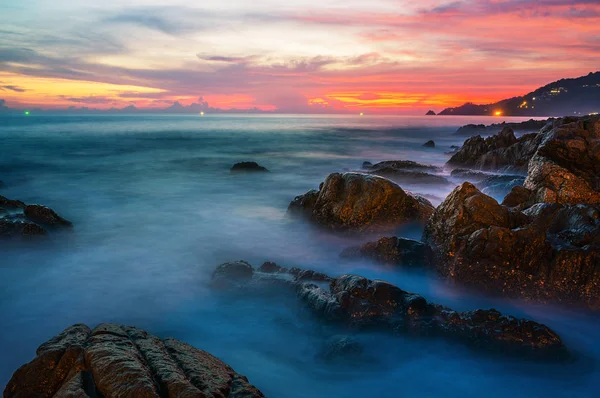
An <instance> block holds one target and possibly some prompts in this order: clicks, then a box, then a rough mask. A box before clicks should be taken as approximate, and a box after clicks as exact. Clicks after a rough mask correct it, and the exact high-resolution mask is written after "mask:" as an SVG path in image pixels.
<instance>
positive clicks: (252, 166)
mask: <svg viewBox="0 0 600 398" xmlns="http://www.w3.org/2000/svg"><path fill="white" fill-rule="evenodd" d="M256 171H258V172H264V171H269V170H267V169H266V168H265V167H263V166H261V165H259V164H258V163H256V162H240V163H236V164H234V165H233V167H231V172H232V173H239V172H256Z"/></svg>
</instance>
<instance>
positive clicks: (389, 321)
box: [243, 272, 568, 359]
mask: <svg viewBox="0 0 600 398" xmlns="http://www.w3.org/2000/svg"><path fill="white" fill-rule="evenodd" d="M263 275H264V274H262V273H261V272H255V273H254V276H253V281H256V282H260V281H264V279H263ZM278 277H280V278H284V277H285V276H284V275H283V274H278ZM268 286H269V285H266V284H265V285H263V287H268ZM289 287H290V290H288V292H289V291H291V292H295V293H296V295H297V297H298V298H299V300H300V301H301V302H303V303H304V304H305V305H306V306H307V307H308V308H309V309H310V310H312V311H313V312H314V313H315V315H317V316H319V317H321V318H323V319H324V320H327V321H330V322H335V323H341V324H344V325H346V326H350V327H355V328H359V329H361V328H364V327H369V328H377V329H380V330H382V331H387V332H391V333H395V334H410V335H413V336H422V337H429V336H433V337H438V336H441V337H444V338H447V339H453V340H457V341H460V342H463V343H465V344H467V345H469V346H471V347H474V348H477V349H483V350H486V351H487V350H495V351H497V352H501V353H505V354H518V355H529V356H531V357H533V358H537V357H541V358H544V359H565V358H566V357H567V356H568V353H567V351H566V348H565V347H564V345H563V343H562V341H561V339H560V337H559V336H558V335H557V334H556V333H555V332H553V331H552V330H550V329H549V328H548V327H546V326H544V325H541V324H538V323H535V322H533V321H528V320H525V319H517V318H514V317H512V316H508V315H503V314H501V313H500V312H498V311H496V310H493V309H492V310H477V311H470V312H457V311H453V310H451V309H449V308H446V307H443V306H440V305H437V304H432V303H429V302H427V300H426V299H425V298H423V297H422V296H420V295H418V294H414V293H409V292H406V291H404V290H402V289H400V288H399V287H397V286H395V285H392V284H390V283H387V282H384V281H379V280H369V279H367V278H363V277H361V276H358V275H342V276H340V277H338V278H334V279H332V280H331V282H330V283H329V285H328V286H326V285H323V284H321V285H318V284H316V283H313V282H311V281H298V280H295V281H293V282H291V283H290V284H289ZM243 297H244V299H245V300H246V299H247V297H248V296H247V295H245V294H244V295H243ZM344 346H345V344H342V347H344ZM352 346H353V345H350V347H352Z"/></svg>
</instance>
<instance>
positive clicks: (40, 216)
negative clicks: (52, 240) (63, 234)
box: [23, 205, 73, 227]
mask: <svg viewBox="0 0 600 398" xmlns="http://www.w3.org/2000/svg"><path fill="white" fill-rule="evenodd" d="M23 214H25V217H27V218H28V219H29V220H31V221H33V222H36V223H38V224H43V225H48V226H52V227H54V226H61V227H72V226H73V223H72V222H71V221H69V220H66V219H64V218H62V217H61V216H59V215H58V214H56V212H55V211H54V210H52V209H51V208H49V207H46V206H41V205H27V206H25V209H24V211H23Z"/></svg>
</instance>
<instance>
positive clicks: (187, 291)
mask: <svg viewBox="0 0 600 398" xmlns="http://www.w3.org/2000/svg"><path fill="white" fill-rule="evenodd" d="M494 121H495V120H494ZM482 122H483V123H489V122H490V120H485V119H484V118H468V119H463V118H456V117H446V118H444V117H434V118H431V117H428V118H383V117H380V118H375V117H373V118H370V117H363V118H359V117H292V116H288V117H241V116H239V117H231V116H229V117H221V116H208V117H207V116H205V117H203V118H201V117H193V116H177V117H175V116H88V117H84V116H72V117H65V116H60V117H59V116H44V117H35V116H34V117H32V116H30V117H28V118H25V117H6V118H2V119H0V140H1V142H2V145H1V146H0V180H3V181H4V182H5V185H6V186H5V187H4V188H1V190H0V194H1V195H3V196H7V197H9V198H12V199H20V200H23V201H25V202H27V203H42V204H45V205H48V206H50V207H52V208H54V209H55V210H56V211H58V212H59V214H61V215H63V216H64V217H66V218H68V219H70V220H71V221H73V222H74V224H75V229H74V232H73V233H65V234H55V235H53V236H52V237H51V239H50V240H49V241H48V242H46V243H44V244H41V245H36V246H31V245H22V244H16V243H14V244H13V243H7V242H0V256H1V260H0V317H1V318H0V319H2V327H0V353H1V354H0V385H4V384H5V383H6V382H7V381H8V379H9V378H10V376H11V374H12V372H13V371H14V370H15V369H16V368H17V367H18V366H20V365H22V364H23V363H25V362H27V361H29V360H30V359H31V358H32V357H33V356H34V353H35V348H36V347H37V346H38V345H39V344H40V343H42V342H43V341H45V340H46V339H48V338H49V337H51V336H53V335H55V334H56V333H58V332H59V331H61V330H62V329H64V328H65V327H67V326H69V325H71V324H73V323H78V322H84V323H87V324H89V325H95V324H97V323H100V322H119V323H124V324H129V325H135V326H138V327H142V328H145V329H147V330H148V331H150V332H152V333H155V334H157V335H160V336H163V337H166V336H172V337H176V338H179V339H182V340H184V341H187V342H189V343H191V344H193V345H195V346H197V347H199V348H201V349H204V350H207V351H210V352H212V353H213V354H215V355H217V356H219V357H220V358H222V359H223V360H224V361H226V362H227V363H229V364H230V365H232V366H233V367H234V368H235V369H236V370H237V371H239V372H240V373H243V374H245V375H247V376H248V377H249V379H250V381H251V382H252V383H254V384H256V385H257V386H258V387H259V388H260V389H261V390H262V391H263V392H265V394H267V395H268V396H273V397H292V398H299V397H331V396H335V397H372V396H373V397H374V396H384V395H385V396H402V395H406V396H415V395H421V396H436V395H444V396H456V397H469V396H473V397H474V396H482V395H484V396H498V397H504V396H507V395H511V396H514V397H521V396H565V397H566V396H594V395H595V394H596V393H597V391H598V390H597V388H598V387H599V385H600V381H599V380H600V373H599V372H598V371H597V370H596V361H597V359H598V358H600V345H599V344H598V343H597V338H596V336H597V330H599V329H598V328H599V327H600V322H599V321H598V319H597V317H595V316H591V315H586V314H582V313H575V312H570V311H565V310H561V309H557V308H552V307H548V306H531V305H525V304H523V303H520V302H507V301H501V300H491V299H487V298H483V297H479V296H477V295H474V294H472V293H469V292H466V291H463V290H461V289H459V288H457V287H453V286H449V285H447V284H445V283H443V282H441V281H439V280H437V279H436V278H435V277H433V276H430V275H426V274H423V273H420V272H406V271H399V270H397V269H392V268H389V267H381V266H376V265H373V264H369V263H366V262H365V263H352V264H349V263H343V262H340V260H339V258H338V255H339V253H340V251H341V250H342V249H343V248H345V247H346V246H348V245H351V244H354V243H356V239H355V238H344V237H339V236H332V235H329V234H326V233H324V232H322V231H319V230H315V229H314V228H311V227H310V226H308V225H306V224H304V223H302V222H298V221H292V220H289V219H288V218H287V217H285V211H286V208H287V205H288V203H289V202H290V200H291V199H293V198H294V196H296V195H298V194H301V193H304V192H306V191H307V190H309V189H311V188H317V187H318V185H319V183H320V182H321V181H323V179H324V178H325V177H326V176H327V174H329V173H331V172H335V171H344V170H357V169H359V168H360V165H361V164H362V162H363V161H365V160H368V161H372V162H376V161H381V160H398V159H407V160H415V161H418V162H424V163H429V164H434V165H443V164H444V162H445V161H446V160H447V158H448V155H446V154H445V153H444V152H447V151H449V150H450V145H456V144H461V143H462V141H463V138H461V137H455V136H452V135H451V133H452V132H453V131H455V130H456V127H458V126H460V125H462V124H465V123H482ZM429 139H434V140H435V141H436V144H437V146H436V148H435V149H430V148H423V147H422V144H423V143H424V142H425V141H427V140H429ZM245 160H254V161H257V162H258V163H260V164H261V165H263V166H265V167H267V168H268V169H269V170H271V173H260V174H235V175H231V174H230V173H229V168H230V167H231V165H232V164H233V163H236V162H239V161H245ZM403 186H404V188H406V189H408V190H410V191H413V192H418V193H426V194H429V195H434V196H436V197H439V198H440V200H441V198H443V197H445V195H446V194H447V193H448V192H449V191H450V190H451V189H452V187H451V186H446V187H442V188H436V187H432V186H431V185H427V186H418V185H403ZM438 203H439V200H438ZM402 234H403V235H404V236H407V237H413V238H418V237H419V235H420V231H418V230H414V229H408V230H405V231H403V232H402ZM237 259H245V260H247V261H250V262H251V263H253V264H254V265H256V266H258V265H260V264H261V263H262V262H263V261H267V260H271V261H277V262H279V263H281V264H284V265H286V266H297V267H301V268H311V269H316V270H319V271H323V272H327V273H329V274H331V275H334V276H335V275H340V274H342V273H348V272H354V273H359V274H362V275H364V276H367V277H370V278H380V279H385V280H388V281H390V282H393V283H396V284H398V285H399V286H401V287H402V288H404V289H406V290H409V291H414V292H418V293H421V294H423V295H424V296H425V297H426V298H428V299H431V300H433V301H436V302H439V303H442V304H445V305H448V306H451V307H454V308H456V309H461V310H463V309H474V308H480V307H483V308H488V307H491V306H494V307H496V308H498V309H500V310H503V311H507V312H509V313H512V314H515V315H519V316H527V317H530V318H532V319H534V320H536V321H539V322H542V323H546V324H547V325H548V326H550V327H552V328H554V329H555V330H556V331H557V332H559V334H561V336H562V337H563V339H564V340H565V342H566V344H567V345H568V346H569V347H571V348H573V349H574V350H575V351H576V352H577V353H578V358H577V360H576V361H574V362H573V363H570V364H567V365H557V364H539V363H523V362H520V361H517V360H508V359H500V358H497V357H489V356H484V355H480V354H477V353H475V352H472V351H469V350H468V349H466V348H465V347H463V346H461V345H457V344H453V343H448V342H444V341H433V340H418V339H411V338H407V337H405V338H402V337H396V338H394V337H390V336H386V335H377V334H360V335H358V336H357V338H358V339H359V340H361V342H362V343H363V344H364V345H365V346H366V347H367V352H368V353H369V355H371V360H369V361H365V363H363V364H361V365H356V364H353V365H352V366H342V365H339V364H338V365H334V366H332V365H325V364H322V363H320V362H319V361H317V360H316V359H315V356H316V355H317V353H318V351H319V348H320V347H321V345H322V344H323V342H324V341H325V340H326V339H327V338H328V337H329V336H331V335H332V334H338V333H347V331H343V330H339V329H335V328H333V327H332V326H326V325H323V324H321V323H320V322H318V321H317V320H315V319H314V318H313V317H311V316H310V314H308V313H307V311H306V310H305V309H304V308H303V307H302V306H301V305H300V304H299V303H298V302H297V301H296V300H294V299H293V298H285V297H280V296H267V297H257V298H253V297H244V298H241V299H234V298H231V297H229V298H226V297H219V296H217V295H215V294H214V292H212V291H211V290H210V289H209V288H208V286H207V285H208V282H209V280H210V276H211V273H212V271H213V270H214V267H215V266H216V265H217V264H219V263H221V262H224V261H229V260H237Z"/></svg>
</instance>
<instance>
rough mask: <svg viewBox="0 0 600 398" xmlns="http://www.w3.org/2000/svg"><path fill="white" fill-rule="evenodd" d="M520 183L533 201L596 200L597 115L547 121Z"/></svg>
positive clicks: (599, 190) (599, 169) (599, 188)
mask: <svg viewBox="0 0 600 398" xmlns="http://www.w3.org/2000/svg"><path fill="white" fill-rule="evenodd" d="M540 135H542V136H543V139H542V141H541V143H540V145H539V147H538V148H537V151H536V152H535V154H534V155H533V157H532V159H531V161H530V162H529V168H528V171H527V179H526V180H525V184H524V186H525V187H526V188H528V189H530V190H531V191H533V192H534V195H535V200H536V201H537V202H556V203H563V204H577V203H590V204H597V203H600V116H594V117H584V118H563V119H557V120H555V121H554V122H553V123H551V124H549V125H547V126H546V127H545V128H544V129H542V131H541V132H540Z"/></svg>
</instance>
